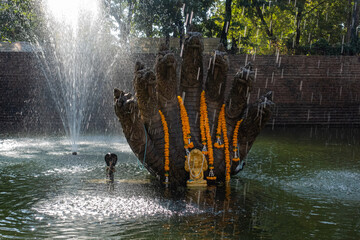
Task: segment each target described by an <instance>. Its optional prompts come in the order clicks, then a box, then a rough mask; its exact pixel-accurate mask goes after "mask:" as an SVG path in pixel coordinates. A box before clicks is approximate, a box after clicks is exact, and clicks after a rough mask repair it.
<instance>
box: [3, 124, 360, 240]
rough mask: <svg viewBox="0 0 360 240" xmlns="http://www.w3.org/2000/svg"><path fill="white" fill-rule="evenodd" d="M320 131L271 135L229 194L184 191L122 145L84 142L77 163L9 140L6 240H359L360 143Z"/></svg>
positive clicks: (58, 151)
mask: <svg viewBox="0 0 360 240" xmlns="http://www.w3.org/2000/svg"><path fill="white" fill-rule="evenodd" d="M316 131H317V132H315V129H302V130H300V131H297V130H286V131H285V130H284V131H271V130H267V131H265V132H263V134H262V135H261V136H260V137H259V138H258V141H256V143H255V145H254V146H253V148H252V150H251V153H250V154H249V156H248V159H247V165H246V168H245V170H244V171H242V172H240V173H239V174H238V176H236V177H234V178H233V179H232V181H231V183H230V185H229V186H223V187H206V188H200V189H186V188H184V189H183V188H179V189H176V190H169V189H164V188H163V187H161V186H160V185H159V183H158V181H157V180H156V179H153V178H151V177H150V176H149V174H148V173H147V172H146V171H145V170H142V169H140V168H139V167H138V163H137V160H136V159H135V157H134V155H133V154H132V153H131V151H130V149H129V147H128V145H127V144H126V142H125V141H124V139H122V138H120V137H112V138H111V137H87V138H84V139H83V140H82V141H81V142H80V145H79V155H77V156H72V155H71V153H70V151H71V149H69V147H68V145H67V143H68V142H67V140H66V139H63V138H46V139H40V138H8V139H2V140H0V206H1V207H0V238H4V239H7V238H10V239H13V238H15V239H17V238H20V239H35V238H55V237H58V238H65V239H69V238H115V239H116V238H120V237H121V238H129V239H134V238H146V239H184V238H186V239H213V238H216V239H221V238H230V239H233V238H235V239H239V238H241V239H359V238H360V210H359V209H360V208H359V205H360V185H359V184H358V183H359V181H360V161H359V160H360V158H359V156H360V155H359V154H360V148H359V142H358V140H357V139H360V138H359V136H360V135H356V134H357V133H356V132H355V133H351V134H352V135H351V134H350V133H349V135H346V134H344V131H339V130H337V129H335V130H319V129H317V130H316ZM353 132H354V131H353ZM354 135H355V136H354ZM107 152H115V153H116V154H117V155H118V157H119V160H118V164H117V166H116V169H117V172H116V174H115V182H114V184H109V183H107V182H106V181H105V162H104V159H103V157H104V155H105V153H107Z"/></svg>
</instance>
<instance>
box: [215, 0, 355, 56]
mask: <svg viewBox="0 0 360 240" xmlns="http://www.w3.org/2000/svg"><path fill="white" fill-rule="evenodd" d="M218 2H221V3H223V4H225V0H219V1H218ZM357 2H358V0H348V1H344V0H313V1H309V0H272V1H271V0H233V1H232V6H231V8H232V14H231V23H230V28H229V32H228V41H231V45H232V49H236V50H237V51H238V52H240V53H260V54H272V53H276V52H280V53H284V54H294V53H295V54H322V53H323V54H324V53H326V52H327V53H335V54H354V53H355V52H356V51H357V52H358V51H359V48H357V45H358V32H357V31H356V30H354V29H356V27H357V26H358V22H359V21H358V14H359V11H358V10H357V8H356V6H358V4H356V3H357ZM349 15H350V16H351V20H350V21H349V20H348V16H349ZM356 16H357V18H356ZM212 19H213V21H214V22H215V23H216V24H217V25H218V26H219V27H221V26H223V25H224V22H225V16H224V9H223V8H218V9H216V12H215V13H214V14H213V16H212ZM349 31H352V33H353V34H352V35H351V36H352V37H351V39H350V37H349V38H348V41H345V36H346V35H349V34H348V32H349ZM354 32H355V34H354ZM230 39H231V40H230ZM349 39H350V40H349ZM330 48H332V49H331V50H332V51H330V52H328V51H327V50H329V49H330Z"/></svg>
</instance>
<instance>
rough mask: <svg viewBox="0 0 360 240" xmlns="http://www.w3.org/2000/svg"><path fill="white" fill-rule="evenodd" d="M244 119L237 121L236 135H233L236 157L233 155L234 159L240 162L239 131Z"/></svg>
mask: <svg viewBox="0 0 360 240" xmlns="http://www.w3.org/2000/svg"><path fill="white" fill-rule="evenodd" d="M242 121H243V120H242V119H241V120H239V121H237V123H236V126H235V130H234V135H233V152H234V157H233V159H232V160H233V161H234V162H238V161H240V154H239V148H238V133H239V127H240V124H241V123H242Z"/></svg>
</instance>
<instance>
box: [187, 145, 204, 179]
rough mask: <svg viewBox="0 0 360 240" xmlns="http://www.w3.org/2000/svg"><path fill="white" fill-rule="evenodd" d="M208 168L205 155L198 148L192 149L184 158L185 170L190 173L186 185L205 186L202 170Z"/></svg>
mask: <svg viewBox="0 0 360 240" xmlns="http://www.w3.org/2000/svg"><path fill="white" fill-rule="evenodd" d="M207 169H208V163H207V160H206V157H205V155H204V154H203V153H202V152H201V151H200V150H199V149H193V150H192V151H191V152H190V153H189V155H188V156H187V158H186V160H185V170H186V171H187V172H189V173H190V179H189V180H188V181H187V186H207V182H206V180H205V179H204V171H206V170H207Z"/></svg>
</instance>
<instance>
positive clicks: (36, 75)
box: [0, 51, 360, 134]
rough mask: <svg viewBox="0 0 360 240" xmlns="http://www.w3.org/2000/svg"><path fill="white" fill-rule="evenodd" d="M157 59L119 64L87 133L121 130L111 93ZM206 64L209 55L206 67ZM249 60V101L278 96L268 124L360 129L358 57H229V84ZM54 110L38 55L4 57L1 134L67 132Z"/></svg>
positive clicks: (10, 53) (126, 85)
mask: <svg viewBox="0 0 360 240" xmlns="http://www.w3.org/2000/svg"><path fill="white" fill-rule="evenodd" d="M154 56H155V55H154V54H151V53H149V54H136V55H133V56H132V57H130V58H126V60H125V59H123V60H121V61H119V63H118V66H117V67H116V68H117V70H116V72H115V73H114V74H113V75H112V76H111V77H110V79H108V80H107V81H109V82H110V84H107V85H108V87H107V88H108V89H107V90H106V91H105V92H104V101H103V102H102V106H100V107H98V108H96V109H97V110H96V112H95V113H94V114H93V116H94V117H93V118H92V120H91V121H90V123H89V128H88V130H90V131H91V130H96V131H101V132H104V131H119V128H120V126H119V125H120V124H118V122H117V120H116V117H115V114H114V113H113V107H112V88H113V87H119V88H122V89H124V90H130V89H131V81H132V77H133V75H132V72H133V66H134V63H135V61H136V59H141V60H142V61H143V62H145V64H146V65H147V66H148V67H152V66H153V65H154V61H155V58H154ZM208 59H209V56H208V55H205V57H204V60H205V61H204V65H205V66H206V67H207V65H208ZM249 61H251V62H252V63H253V64H254V70H255V71H256V80H255V82H254V88H253V91H252V93H251V101H255V99H256V98H257V97H258V96H259V95H262V94H264V93H265V92H266V91H268V90H272V91H273V92H274V102H275V103H276V107H275V111H274V114H273V118H272V119H271V120H270V122H269V125H276V126H283V125H286V126H290V125H313V124H320V125H326V126H328V125H330V126H338V125H343V124H346V125H348V126H353V125H357V126H360V58H359V57H344V56H335V57H332V56H331V57H330V56H278V57H276V56H256V57H255V58H254V57H253V56H246V55H230V62H231V66H230V71H229V74H228V81H231V79H232V76H233V75H234V74H235V73H236V71H237V70H238V69H239V68H240V67H241V66H243V65H244V64H245V62H249ZM205 69H206V68H205ZM54 106H55V104H54V102H53V101H52V98H51V96H50V92H49V91H48V89H47V85H46V80H45V78H44V76H43V75H42V72H41V69H40V67H39V66H38V64H37V61H36V58H35V56H34V54H33V53H31V52H14V51H8V52H0V125H1V129H0V133H1V134H4V133H9V132H19V131H20V132H24V131H25V132H44V131H46V132H63V127H62V123H61V120H60V117H59V115H58V112H57V111H56V109H55V107H54Z"/></svg>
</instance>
